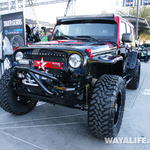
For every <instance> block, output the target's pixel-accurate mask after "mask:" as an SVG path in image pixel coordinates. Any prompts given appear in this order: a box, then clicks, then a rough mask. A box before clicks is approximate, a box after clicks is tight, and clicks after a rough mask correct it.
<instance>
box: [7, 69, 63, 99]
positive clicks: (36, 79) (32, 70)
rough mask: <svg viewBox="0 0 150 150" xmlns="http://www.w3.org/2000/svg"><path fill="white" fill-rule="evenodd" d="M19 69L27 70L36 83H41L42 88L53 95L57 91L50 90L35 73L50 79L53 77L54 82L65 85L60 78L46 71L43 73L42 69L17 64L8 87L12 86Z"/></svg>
mask: <svg viewBox="0 0 150 150" xmlns="http://www.w3.org/2000/svg"><path fill="white" fill-rule="evenodd" d="M18 71H23V72H26V73H28V74H29V75H30V76H31V77H32V78H33V79H34V80H35V82H36V84H38V85H39V87H40V88H41V89H43V90H44V91H45V92H46V93H47V94H49V95H51V96H53V95H56V93H52V92H50V91H49V90H48V89H47V88H46V87H45V86H44V85H43V84H42V83H41V81H40V80H39V79H38V78H37V77H36V75H35V74H37V75H40V76H43V77H46V78H48V79H51V80H53V81H54V82H56V83H58V84H59V85H61V86H63V83H62V82H61V81H60V80H58V79H57V78H55V77H54V76H52V75H50V74H46V73H43V72H41V71H38V70H35V69H32V68H28V67H20V66H15V67H14V69H13V73H12V76H11V78H10V81H9V84H8V87H10V88H11V87H12V83H13V81H14V79H15V77H16V74H17V72H18Z"/></svg>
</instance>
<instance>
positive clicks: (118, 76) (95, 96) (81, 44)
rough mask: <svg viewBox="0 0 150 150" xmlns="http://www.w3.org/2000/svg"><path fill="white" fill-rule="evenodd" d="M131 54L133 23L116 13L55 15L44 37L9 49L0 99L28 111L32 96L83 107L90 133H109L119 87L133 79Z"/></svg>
mask: <svg viewBox="0 0 150 150" xmlns="http://www.w3.org/2000/svg"><path fill="white" fill-rule="evenodd" d="M127 28H128V29H127ZM137 56H138V54H137V51H135V44H134V29H133V25H132V24H131V23H129V22H128V21H127V20H125V19H123V18H121V17H120V16H115V15H114V14H110V15H98V16H74V17H59V18H57V23H56V26H55V28H54V31H53V34H52V36H51V40H50V41H48V42H38V43H34V44H32V45H29V46H27V47H20V48H18V49H17V50H16V51H15V52H14V54H13V62H12V67H11V68H9V69H7V70H5V72H4V74H3V75H2V78H1V80H0V84H1V88H0V95H1V97H0V98H1V99H0V105H1V107H2V108H3V109H4V110H5V111H7V112H10V113H12V114H15V115H23V114H26V113H28V112H30V111H31V110H32V109H33V108H34V107H35V106H36V103H37V101H38V100H40V101H44V102H48V103H51V104H53V105H55V104H58V105H62V106H67V107H71V108H77V109H81V110H87V111H88V125H89V130H90V132H91V133H92V134H93V135H94V136H97V137H99V138H104V137H115V136H117V134H118V132H119V130H120V127H121V123H122V118H123V113H124V106H125V95H126V94H125V88H126V86H127V88H130V89H137V88H138V85H139V79H140V61H139V60H138V59H137Z"/></svg>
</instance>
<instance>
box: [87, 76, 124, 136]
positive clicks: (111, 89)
mask: <svg viewBox="0 0 150 150" xmlns="http://www.w3.org/2000/svg"><path fill="white" fill-rule="evenodd" d="M124 106H125V83H124V80H123V79H122V77H120V76H117V75H103V76H101V77H100V78H99V79H98V81H97V82H96V84H95V87H94V90H93V93H92V97H91V100H90V102H89V109H88V124H89V129H90V132H91V133H92V134H93V135H94V136H96V137H98V138H105V137H115V136H117V134H118V132H119V130H120V127H121V124H122V118H123V112H124Z"/></svg>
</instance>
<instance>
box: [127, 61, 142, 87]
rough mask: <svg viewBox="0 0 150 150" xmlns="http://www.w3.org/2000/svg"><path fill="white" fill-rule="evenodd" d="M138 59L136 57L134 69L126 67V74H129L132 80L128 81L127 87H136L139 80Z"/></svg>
mask: <svg viewBox="0 0 150 150" xmlns="http://www.w3.org/2000/svg"><path fill="white" fill-rule="evenodd" d="M140 68H141V67H140V60H138V59H137V61H136V65H135V68H134V69H127V74H130V75H131V77H132V80H131V81H130V82H129V83H128V85H127V88H128V89H137V88H138V87H139V82H140V72H141V70H140Z"/></svg>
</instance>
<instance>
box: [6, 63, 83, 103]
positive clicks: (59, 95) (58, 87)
mask: <svg viewBox="0 0 150 150" xmlns="http://www.w3.org/2000/svg"><path fill="white" fill-rule="evenodd" d="M20 73H22V74H23V73H24V74H28V76H30V80H32V82H34V83H33V84H31V83H25V82H26V81H27V80H28V78H27V77H23V76H22V78H18V75H19V74H20ZM38 76H40V77H43V78H45V79H47V80H51V81H52V82H51V83H54V84H49V85H47V84H45V83H43V81H42V80H41V79H39V78H38ZM16 85H17V86H16ZM8 86H9V88H11V89H12V90H13V91H15V92H16V93H17V94H18V95H19V96H26V97H29V98H31V99H37V100H41V101H45V102H51V103H53V104H62V105H75V103H74V102H73V101H71V98H70V97H71V96H72V95H74V97H75V95H77V92H78V91H81V90H82V89H81V87H79V86H77V87H65V86H64V84H63V83H62V82H61V81H60V80H59V79H57V78H56V77H54V76H52V75H51V74H46V73H44V72H41V71H38V70H35V69H32V68H28V67H20V66H16V67H14V68H13V70H12V72H11V77H10V81H9V84H8Z"/></svg>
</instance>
